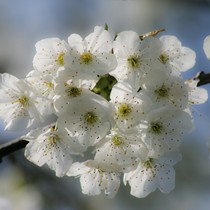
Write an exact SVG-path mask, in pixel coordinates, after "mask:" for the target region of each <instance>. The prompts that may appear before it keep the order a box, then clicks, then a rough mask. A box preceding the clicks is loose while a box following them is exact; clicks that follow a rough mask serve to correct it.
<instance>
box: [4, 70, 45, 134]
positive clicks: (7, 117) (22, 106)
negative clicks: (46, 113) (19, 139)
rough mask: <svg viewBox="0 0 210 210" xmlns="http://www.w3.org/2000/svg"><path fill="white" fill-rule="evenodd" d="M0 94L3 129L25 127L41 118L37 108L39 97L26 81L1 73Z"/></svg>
mask: <svg viewBox="0 0 210 210" xmlns="http://www.w3.org/2000/svg"><path fill="white" fill-rule="evenodd" d="M0 95H1V99H0V117H1V118H3V119H4V123H5V129H9V130H10V129H13V130H17V129H25V128H28V127H30V126H31V125H32V124H33V122H34V121H35V120H38V121H42V120H43V118H42V116H41V113H40V112H39V110H38V109H37V104H38V103H39V100H40V98H39V97H38V96H37V95H36V92H35V91H34V90H33V88H32V87H31V86H30V85H29V84H28V83H27V82H26V81H24V80H21V79H18V78H16V77H14V76H12V75H10V74H7V73H5V74H1V75H0Z"/></svg>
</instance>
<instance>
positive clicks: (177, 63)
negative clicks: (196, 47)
mask: <svg viewBox="0 0 210 210" xmlns="http://www.w3.org/2000/svg"><path fill="white" fill-rule="evenodd" d="M160 41H161V42H162V48H161V54H160V55H159V60H160V62H161V63H163V64H165V65H169V66H171V67H172V68H173V69H174V70H175V71H177V73H178V74H180V73H179V72H184V71H187V70H189V69H190V68H192V67H193V66H194V65H195V58H196V54H195V52H194V51H193V50H192V49H190V48H188V47H184V46H182V43H181V42H180V40H179V39H178V38H177V37H175V36H169V35H164V36H161V37H160Z"/></svg>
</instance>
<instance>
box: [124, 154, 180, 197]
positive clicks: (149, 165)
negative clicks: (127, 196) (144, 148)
mask: <svg viewBox="0 0 210 210" xmlns="http://www.w3.org/2000/svg"><path fill="white" fill-rule="evenodd" d="M179 160H181V155H180V154H179V153H169V154H165V155H164V156H162V157H159V158H150V157H148V159H147V160H144V161H141V162H139V165H138V167H137V168H136V169H135V170H134V171H131V172H128V173H125V174H124V184H125V185H126V183H127V182H129V185H130V186H131V192H130V193H131V195H133V196H135V197H138V198H144V197H146V196H147V195H148V194H150V193H151V192H153V191H155V190H156V189H157V188H158V189H159V190H160V191H161V192H163V193H169V192H171V191H172V190H173V189H174V187H175V170H174V168H173V167H172V166H173V165H174V164H175V163H177V162H178V161H179Z"/></svg>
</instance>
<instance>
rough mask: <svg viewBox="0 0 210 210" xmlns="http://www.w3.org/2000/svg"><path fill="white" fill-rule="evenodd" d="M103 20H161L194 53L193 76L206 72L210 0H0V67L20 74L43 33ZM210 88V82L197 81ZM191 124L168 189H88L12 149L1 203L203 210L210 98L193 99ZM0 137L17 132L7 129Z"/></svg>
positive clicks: (64, 208) (60, 33) (114, 28)
mask: <svg viewBox="0 0 210 210" xmlns="http://www.w3.org/2000/svg"><path fill="white" fill-rule="evenodd" d="M105 23H107V24H108V26H109V30H110V31H111V32H112V33H117V32H120V31H123V30H134V31H136V32H137V33H139V34H143V33H146V32H149V31H152V30H154V29H159V28H165V29H166V32H164V33H163V34H168V35H175V36H177V37H178V38H179V39H180V40H181V42H182V43H183V45H185V46H187V47H190V48H192V49H193V50H194V51H195V52H196V54H197V62H196V65H195V66H194V68H193V69H192V70H190V71H189V72H187V73H185V74H184V77H185V78H191V77H193V76H195V74H196V73H197V72H199V71H201V70H204V71H205V72H210V60H207V58H206V56H205V54H204V52H203V40H204V38H205V37H206V36H207V35H209V34H210V1H209V0H36V1H32V0H18V1H16V0H0V72H1V73H3V72H9V73H12V74H13V75H15V76H17V77H19V78H21V77H25V75H26V74H27V73H28V72H29V71H30V70H32V69H33V66H32V60H33V56H34V55H35V47H34V45H35V43H36V42H37V41H39V40H40V39H43V38H49V37H59V38H60V39H65V40H67V38H68V36H69V35H70V34H71V33H79V34H81V35H82V36H83V37H84V36H86V35H87V34H89V33H90V32H92V31H93V27H94V26H95V25H101V26H104V25H105ZM203 87H204V88H206V89H208V91H209V90H210V88H209V87H210V84H209V85H206V86H203ZM193 111H194V116H195V119H196V129H195V131H194V132H193V133H192V134H191V135H190V136H187V138H186V140H185V141H184V143H183V144H182V146H181V152H182V154H183V160H182V161H181V162H180V163H178V164H177V165H176V166H175V169H176V188H175V189H174V191H173V192H171V193H170V194H167V195H165V194H162V193H160V192H159V191H156V192H154V193H152V194H150V195H149V196H148V197H147V198H144V199H137V198H135V197H132V196H130V194H129V190H130V189H129V187H125V186H121V187H120V190H119V193H118V194H117V196H116V198H114V199H112V200H111V199H107V198H105V197H104V196H98V197H88V196H85V195H83V194H82V193H81V189H80V184H79V180H76V179H73V178H68V177H64V178H56V177H55V176H54V172H53V171H50V170H48V169H47V168H38V167H36V166H35V165H33V164H32V163H30V162H28V161H27V160H25V159H24V156H23V151H18V152H15V153H14V154H13V155H10V156H8V157H6V158H4V159H3V162H2V163H1V164H0V210H11V209H12V210H86V209H87V210H97V209H100V210H106V209H113V210H127V209H129V210H137V209H138V210H141V209H144V210H147V209H148V210H153V209H154V210H162V209H165V210H198V209H202V210H209V209H210V159H209V155H210V154H209V150H208V148H209V142H210V140H209V139H210V129H209V128H210V106H209V103H206V104H205V105H200V106H196V107H195V106H194V107H193ZM0 132H1V137H0V143H3V142H6V141H9V140H11V139H13V138H15V137H18V136H19V135H21V133H17V132H16V133H14V132H5V131H4V130H3V125H2V123H1V124H0Z"/></svg>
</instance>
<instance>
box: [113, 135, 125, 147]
mask: <svg viewBox="0 0 210 210" xmlns="http://www.w3.org/2000/svg"><path fill="white" fill-rule="evenodd" d="M112 142H113V144H114V145H115V146H120V145H121V144H123V139H122V138H121V137H120V136H118V135H115V136H114V137H113V138H112Z"/></svg>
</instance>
